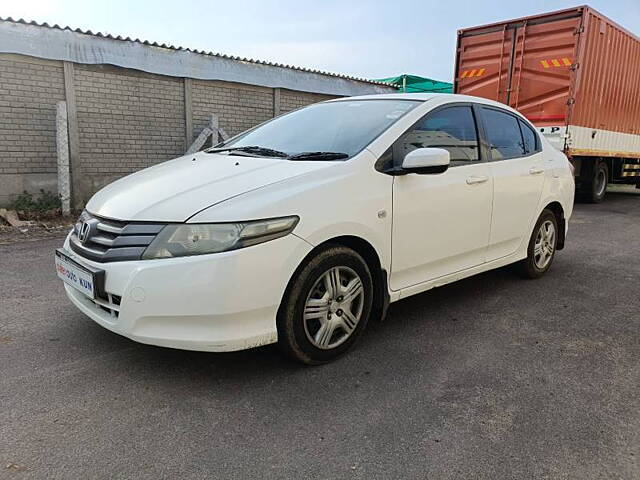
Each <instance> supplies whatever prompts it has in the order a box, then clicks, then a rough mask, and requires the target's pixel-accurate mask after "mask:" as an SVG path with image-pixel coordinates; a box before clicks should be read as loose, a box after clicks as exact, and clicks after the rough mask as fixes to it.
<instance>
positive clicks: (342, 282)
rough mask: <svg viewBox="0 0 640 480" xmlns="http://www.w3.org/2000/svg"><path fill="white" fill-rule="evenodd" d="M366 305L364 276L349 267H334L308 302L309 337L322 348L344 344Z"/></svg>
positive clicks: (306, 303)
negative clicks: (361, 276)
mask: <svg viewBox="0 0 640 480" xmlns="http://www.w3.org/2000/svg"><path fill="white" fill-rule="evenodd" d="M363 306H364V287H363V285H362V279H361V278H360V276H359V275H358V274H357V273H356V272H355V271H354V270H352V269H351V268H349V267H346V266H339V267H333V268H330V269H329V270H327V271H326V272H325V273H323V274H322V275H321V276H320V277H319V278H318V279H317V280H316V282H315V283H314V285H313V287H311V290H310V292H309V295H308V296H307V300H306V302H305V306H304V313H303V316H304V318H303V323H304V330H305V333H306V335H307V339H308V340H309V341H310V342H311V343H312V344H313V345H314V346H315V347H317V348H320V349H322V350H329V349H332V348H335V347H337V346H338V345H340V344H342V343H344V342H345V341H346V340H347V339H348V338H349V337H350V336H351V334H352V333H353V332H354V330H355V329H356V327H357V325H358V323H359V322H360V319H361V317H362V311H363Z"/></svg>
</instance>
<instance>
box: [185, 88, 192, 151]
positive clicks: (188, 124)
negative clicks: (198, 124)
mask: <svg viewBox="0 0 640 480" xmlns="http://www.w3.org/2000/svg"><path fill="white" fill-rule="evenodd" d="M192 143H193V81H192V80H191V79H190V78H185V79H184V150H185V151H186V150H187V149H188V148H189V146H190V145H191V144H192Z"/></svg>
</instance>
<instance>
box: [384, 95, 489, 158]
mask: <svg viewBox="0 0 640 480" xmlns="http://www.w3.org/2000/svg"><path fill="white" fill-rule="evenodd" d="M428 147H433V148H444V149H445V150H448V151H449V153H450V154H451V164H452V166H455V165H456V164H466V163H469V162H476V161H478V160H480V156H479V154H478V133H477V131H476V123H475V119H474V116H473V111H472V110H471V107H467V106H454V107H446V108H443V109H442V110H438V111H436V112H434V113H429V114H427V115H426V116H425V117H423V118H422V119H421V120H420V121H419V122H418V123H417V124H415V125H414V126H413V127H412V128H411V129H410V130H409V131H407V132H406V133H405V134H404V135H402V137H400V138H399V139H398V140H396V142H395V143H394V144H393V161H394V164H395V165H401V164H402V160H403V159H404V157H405V155H406V154H407V153H409V152H411V151H412V150H415V149H416V148H428Z"/></svg>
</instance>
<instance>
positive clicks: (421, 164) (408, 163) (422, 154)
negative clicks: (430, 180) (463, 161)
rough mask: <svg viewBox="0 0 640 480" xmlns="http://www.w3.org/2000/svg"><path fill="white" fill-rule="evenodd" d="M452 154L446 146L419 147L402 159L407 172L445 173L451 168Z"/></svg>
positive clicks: (403, 167) (403, 168)
mask: <svg viewBox="0 0 640 480" xmlns="http://www.w3.org/2000/svg"><path fill="white" fill-rule="evenodd" d="M450 162H451V155H450V154H449V152H448V151H447V150H445V149H444V148H417V149H415V150H413V151H411V152H409V153H407V155H406V157H404V160H403V161H402V170H404V171H405V172H406V173H422V174H424V173H443V172H445V171H446V170H447V169H448V168H449V163H450Z"/></svg>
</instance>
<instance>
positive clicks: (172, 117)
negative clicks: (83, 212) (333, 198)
mask: <svg viewBox="0 0 640 480" xmlns="http://www.w3.org/2000/svg"><path fill="white" fill-rule="evenodd" d="M65 64H66V65H65ZM65 80H67V81H65ZM69 97H72V98H71V99H70V98H69ZM329 98H333V97H332V96H330V95H324V94H315V93H307V92H297V91H292V90H286V89H279V88H267V87H261V86H253V85H246V84H240V83H230V82H223V81H214V80H211V81H209V80H192V79H185V78H176V77H169V76H164V75H155V74H150V73H145V72H140V71H137V70H132V69H125V68H120V67H114V66H108V65H81V64H74V63H69V62H62V61H52V60H42V59H38V58H33V57H28V56H23V55H15V54H0V205H4V204H7V203H9V202H10V201H11V199H12V198H14V197H15V195H17V194H19V193H21V192H22V191H24V190H26V191H29V192H31V193H37V192H38V191H39V190H40V189H44V190H48V191H52V192H56V191H57V177H56V175H57V166H56V144H55V137H56V124H55V116H56V103H57V102H59V101H62V100H67V103H68V105H69V116H70V129H71V128H72V125H71V124H72V123H73V120H72V116H74V115H75V122H76V131H77V133H76V134H75V135H74V134H73V132H72V131H70V144H71V145H72V146H71V149H72V152H71V155H72V169H73V168H75V169H80V171H81V172H82V175H81V178H82V182H83V187H82V195H81V196H82V197H83V199H84V200H86V199H87V198H88V196H89V195H91V194H92V193H93V192H95V191H96V190H98V189H99V188H101V187H102V186H104V185H106V184H107V183H109V182H111V181H113V180H115V179H117V178H119V177H121V176H124V175H127V174H129V173H131V172H134V171H136V170H139V169H141V168H145V167H148V166H150V165H154V164H156V163H159V162H162V161H164V160H168V159H170V158H173V157H177V156H180V155H182V154H183V153H184V152H185V150H186V149H187V148H188V146H189V145H190V144H191V141H192V139H194V138H195V137H196V136H197V135H198V134H199V133H200V131H201V130H202V129H203V128H204V127H205V126H207V124H208V122H209V118H210V116H211V115H212V114H216V115H217V116H218V118H219V121H220V126H221V127H222V128H224V129H225V130H226V132H227V133H228V134H230V135H235V134H237V133H240V132H242V131H243V130H246V129H247V128H250V127H252V126H254V125H256V124H259V123H261V122H264V121H265V120H268V119H269V118H272V117H273V116H275V115H278V114H280V113H285V112H287V111H290V110H294V109H296V108H300V107H303V106H305V105H308V104H311V103H315V102H319V101H322V100H327V99H329ZM74 136H75V139H74ZM74 148H75V150H76V152H75V156H76V157H77V158H76V160H75V163H74V158H73V157H74V152H73V149H74Z"/></svg>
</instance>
